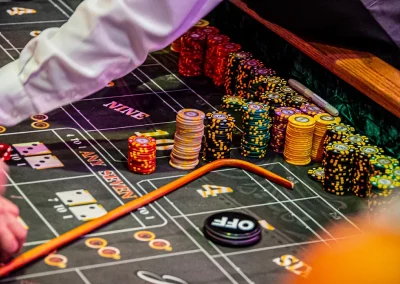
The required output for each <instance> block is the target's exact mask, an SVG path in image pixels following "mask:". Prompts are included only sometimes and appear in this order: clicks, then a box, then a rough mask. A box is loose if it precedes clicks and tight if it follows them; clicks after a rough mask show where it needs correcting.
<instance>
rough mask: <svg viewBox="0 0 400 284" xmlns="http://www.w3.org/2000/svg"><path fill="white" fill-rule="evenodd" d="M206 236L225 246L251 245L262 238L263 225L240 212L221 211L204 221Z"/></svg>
mask: <svg viewBox="0 0 400 284" xmlns="http://www.w3.org/2000/svg"><path fill="white" fill-rule="evenodd" d="M204 233H205V236H206V237H207V238H208V239H209V240H210V241H212V242H215V243H218V244H220V245H223V246H232V247H244V246H251V245H254V244H256V243H258V242H259V241H260V240H261V234H262V230H261V226H260V224H259V223H258V221H257V220H256V219H255V218H254V217H252V216H250V215H247V214H243V213H240V212H231V211H227V212H219V213H216V214H214V215H211V216H210V217H208V218H207V219H206V220H205V222H204Z"/></svg>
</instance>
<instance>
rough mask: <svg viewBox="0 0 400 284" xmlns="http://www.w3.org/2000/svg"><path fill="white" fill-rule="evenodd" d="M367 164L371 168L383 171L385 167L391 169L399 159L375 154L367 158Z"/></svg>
mask: <svg viewBox="0 0 400 284" xmlns="http://www.w3.org/2000/svg"><path fill="white" fill-rule="evenodd" d="M369 164H370V165H371V168H372V169H373V170H380V171H384V170H385V169H393V168H395V167H397V166H398V165H399V160H397V159H396V158H393V157H391V156H387V155H376V156H373V157H372V158H371V159H370V160H369Z"/></svg>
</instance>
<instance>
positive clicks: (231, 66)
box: [224, 51, 252, 96]
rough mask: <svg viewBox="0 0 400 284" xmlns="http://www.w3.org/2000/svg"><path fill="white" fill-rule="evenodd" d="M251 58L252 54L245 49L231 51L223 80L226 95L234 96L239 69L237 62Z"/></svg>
mask: <svg viewBox="0 0 400 284" xmlns="http://www.w3.org/2000/svg"><path fill="white" fill-rule="evenodd" d="M251 58H252V54H251V53H250V52H245V51H239V52H233V53H231V54H230V55H229V57H228V65H227V67H226V72H225V82H224V87H225V94H226V95H228V96H236V77H237V75H238V71H239V64H240V62H241V61H243V60H248V59H251Z"/></svg>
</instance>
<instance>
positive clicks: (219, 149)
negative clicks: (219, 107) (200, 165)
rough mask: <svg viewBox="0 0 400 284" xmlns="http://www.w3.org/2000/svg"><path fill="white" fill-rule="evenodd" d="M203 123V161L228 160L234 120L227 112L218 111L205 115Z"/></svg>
mask: <svg viewBox="0 0 400 284" xmlns="http://www.w3.org/2000/svg"><path fill="white" fill-rule="evenodd" d="M205 123H206V126H205V140H204V149H203V160H204V161H207V162H212V161H215V160H219V159H226V158H230V152H231V144H232V135H233V134H232V131H233V128H234V127H235V119H234V118H233V117H232V116H231V115H230V114H228V113H227V112H223V111H218V112H212V113H207V114H206V120H205Z"/></svg>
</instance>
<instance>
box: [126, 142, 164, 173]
mask: <svg viewBox="0 0 400 284" xmlns="http://www.w3.org/2000/svg"><path fill="white" fill-rule="evenodd" d="M156 151H157V149H156V140H155V139H154V138H153V137H146V136H131V137H129V139H128V167H129V170H130V171H131V172H134V173H140V174H144V175H148V174H151V173H153V172H154V171H155V170H156Z"/></svg>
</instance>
